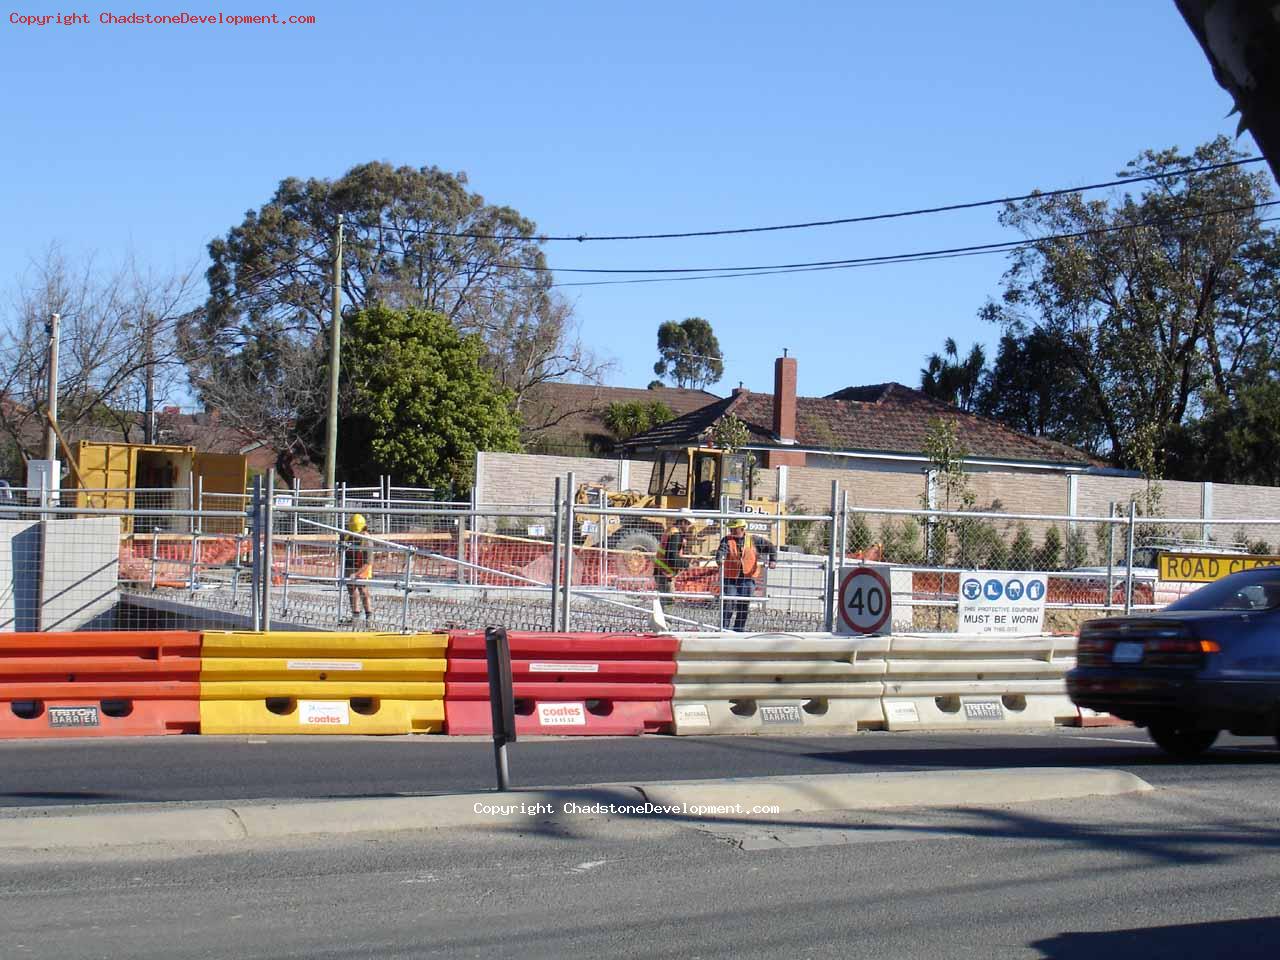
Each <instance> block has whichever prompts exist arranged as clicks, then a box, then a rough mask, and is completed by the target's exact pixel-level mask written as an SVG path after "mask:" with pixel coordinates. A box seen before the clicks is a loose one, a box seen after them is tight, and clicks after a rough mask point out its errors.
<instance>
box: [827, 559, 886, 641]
mask: <svg viewBox="0 0 1280 960" xmlns="http://www.w3.org/2000/svg"><path fill="white" fill-rule="evenodd" d="M891 597H892V594H891V593H890V592H889V584H888V582H887V581H886V580H885V578H884V574H882V573H881V572H880V571H879V570H874V569H872V568H871V567H854V568H853V569H852V570H850V571H849V572H848V573H846V574H845V575H844V577H843V578H841V580H840V597H839V601H840V621H841V623H842V624H844V626H845V627H847V628H848V629H849V630H852V631H853V632H854V633H879V632H880V631H881V630H882V629H883V628H884V625H885V624H886V623H887V622H888V621H889V613H890V609H891V608H890V604H891V602H892V600H891Z"/></svg>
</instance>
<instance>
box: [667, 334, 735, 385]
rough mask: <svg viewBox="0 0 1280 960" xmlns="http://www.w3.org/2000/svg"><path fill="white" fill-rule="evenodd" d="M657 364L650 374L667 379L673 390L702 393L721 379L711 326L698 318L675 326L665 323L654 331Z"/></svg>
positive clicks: (720, 355)
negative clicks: (656, 333) (655, 334)
mask: <svg viewBox="0 0 1280 960" xmlns="http://www.w3.org/2000/svg"><path fill="white" fill-rule="evenodd" d="M658 358H659V359H658V362H657V363H655V364H654V365H653V372H654V373H656V374H657V375H658V376H659V377H667V378H668V379H670V380H672V381H673V382H674V383H675V385H676V386H677V387H689V388H693V389H695V390H702V389H705V388H706V387H709V386H711V384H713V383H717V382H719V380H720V378H721V377H723V376H724V354H723V353H721V352H720V341H719V340H717V339H716V335H715V333H714V332H713V331H712V329H711V324H710V323H708V322H707V321H706V320H703V319H702V318H701V317H688V318H686V319H684V320H681V321H680V322H679V323H676V322H675V321H674V320H668V321H667V322H666V323H664V324H663V325H662V326H660V327H658Z"/></svg>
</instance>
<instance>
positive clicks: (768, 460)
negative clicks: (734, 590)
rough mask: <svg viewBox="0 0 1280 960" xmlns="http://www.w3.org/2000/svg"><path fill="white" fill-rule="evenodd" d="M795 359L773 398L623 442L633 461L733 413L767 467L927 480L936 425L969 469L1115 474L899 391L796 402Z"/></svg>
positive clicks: (741, 394) (1054, 446)
mask: <svg viewBox="0 0 1280 960" xmlns="http://www.w3.org/2000/svg"><path fill="white" fill-rule="evenodd" d="M796 379H797V367H796V359H795V358H794V357H787V356H783V357H779V358H778V359H777V361H775V364H774V391H773V393H772V394H769V393H754V392H752V391H750V390H744V389H742V388H738V389H736V390H734V391H733V393H732V395H730V396H728V397H725V398H723V399H719V400H715V401H714V402H710V403H707V404H706V405H704V406H702V407H700V408H698V409H696V410H692V411H690V412H689V413H686V414H684V415H683V416H680V417H676V418H675V419H674V420H670V421H668V422H667V423H664V424H662V425H660V426H658V427H655V428H654V429H652V430H648V431H646V432H644V433H642V434H638V435H636V436H634V437H631V438H630V439H628V440H626V441H624V442H623V443H621V444H619V447H620V448H621V449H623V450H625V451H626V452H627V454H628V455H630V456H632V457H636V458H650V457H652V456H653V455H655V454H656V453H658V452H660V451H663V450H672V449H679V448H683V447H688V446H701V445H706V444H708V443H710V438H711V436H712V432H713V431H714V429H715V426H716V424H717V423H719V422H720V421H721V420H723V419H724V418H726V417H728V416H730V415H732V416H735V417H737V418H738V419H739V420H741V421H742V422H743V424H744V425H745V426H746V428H747V432H748V434H749V437H750V439H749V441H748V442H747V443H746V444H745V445H744V448H745V449H747V450H751V451H755V452H756V453H757V455H758V456H759V459H760V462H761V465H762V466H764V467H768V468H773V467H829V468H835V469H841V470H852V469H857V470H868V469H870V470H882V471H890V472H908V473H913V474H915V475H916V476H919V474H920V472H921V470H922V469H923V468H924V467H925V466H926V464H927V463H928V457H927V456H926V455H925V453H924V449H925V439H926V436H927V434H928V432H929V429H930V426H931V425H932V424H933V423H934V422H935V421H937V420H939V419H944V420H949V421H951V422H953V423H954V424H955V428H956V434H957V437H958V438H959V440H960V443H961V444H962V445H963V446H964V448H965V450H966V451H967V456H966V457H965V467H966V469H967V470H969V471H970V472H975V471H983V470H997V471H1002V472H1003V471H1015V472H1027V473H1036V474H1059V475H1070V474H1081V473H1089V472H1096V471H1099V470H1104V469H1106V465H1105V464H1103V463H1102V462H1101V461H1099V460H1097V459H1095V458H1093V457H1091V456H1089V455H1088V454H1086V453H1083V452H1081V451H1080V450H1076V449H1074V448H1073V447H1069V446H1066V445H1065V444H1061V443H1057V442H1055V441H1052V440H1047V439H1045V438H1043V437H1033V436H1030V435H1028V434H1025V433H1020V432H1019V431H1017V430H1014V429H1013V428H1011V427H1008V426H1006V425H1005V424H1003V423H1000V422H998V421H996V420H991V419H988V418H986V417H980V416H977V415H976V414H972V413H966V412H965V411H963V410H960V409H958V408H956V407H953V406H951V405H950V404H947V403H943V402H941V401H939V400H935V399H933V398H932V397H929V396H927V395H925V394H924V393H921V392H920V391H919V390H913V389H912V388H911V387H907V386H903V385H902V384H900V383H878V384H873V385H869V386H856V387H846V388H845V389H843V390H838V391H836V392H835V393H832V394H828V395H827V396H825V397H798V396H797V395H796Z"/></svg>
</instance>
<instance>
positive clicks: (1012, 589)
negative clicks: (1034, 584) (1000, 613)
mask: <svg viewBox="0 0 1280 960" xmlns="http://www.w3.org/2000/svg"><path fill="white" fill-rule="evenodd" d="M1004 595H1005V596H1006V597H1008V598H1009V599H1010V600H1021V599H1022V581H1021V580H1010V581H1009V582H1008V583H1006V584H1005V585H1004Z"/></svg>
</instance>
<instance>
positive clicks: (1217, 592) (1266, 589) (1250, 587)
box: [1165, 569, 1280, 610]
mask: <svg viewBox="0 0 1280 960" xmlns="http://www.w3.org/2000/svg"><path fill="white" fill-rule="evenodd" d="M1276 607H1280V569H1277V570H1274V571H1270V572H1269V574H1267V575H1261V576H1260V575H1256V574H1255V575H1253V576H1251V577H1249V578H1248V579H1246V580H1244V581H1243V582H1242V580H1241V579H1240V578H1238V577H1227V578H1226V579H1224V580H1218V581H1217V582H1215V583H1211V584H1208V585H1207V586H1204V587H1201V588H1200V589H1199V590H1197V591H1196V592H1195V593H1192V594H1189V595H1187V596H1185V597H1183V598H1182V599H1181V600H1177V601H1175V602H1174V603H1171V604H1169V606H1168V607H1166V608H1165V609H1166V610H1274V609H1275V608H1276Z"/></svg>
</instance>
